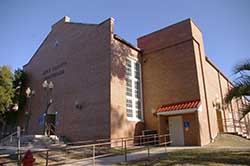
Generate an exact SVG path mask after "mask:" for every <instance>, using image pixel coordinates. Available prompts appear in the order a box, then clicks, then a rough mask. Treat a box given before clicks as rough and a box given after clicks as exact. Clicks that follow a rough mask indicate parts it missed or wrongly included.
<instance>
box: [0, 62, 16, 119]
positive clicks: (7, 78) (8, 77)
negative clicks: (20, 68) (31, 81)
mask: <svg viewBox="0 0 250 166" xmlns="http://www.w3.org/2000/svg"><path fill="white" fill-rule="evenodd" d="M12 81H13V74H12V72H11V69H10V67H8V66H2V67H0V115H3V114H4V113H5V112H6V111H8V110H9V108H10V106H11V105H12V98H13V96H14V90H13V88H12Z"/></svg>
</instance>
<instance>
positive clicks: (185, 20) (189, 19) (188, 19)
mask: <svg viewBox="0 0 250 166" xmlns="http://www.w3.org/2000/svg"><path fill="white" fill-rule="evenodd" d="M187 21H189V22H191V21H192V20H191V18H187V19H184V20H182V21H180V22H177V23H174V24H171V25H169V26H166V27H163V28H160V29H158V30H156V31H153V32H150V33H148V34H146V35H143V36H141V37H138V38H137V40H139V39H141V38H144V37H147V36H149V35H152V34H154V33H157V32H160V31H162V30H164V29H167V28H170V27H173V26H176V25H178V24H181V23H184V22H187ZM192 22H193V21H192Z"/></svg>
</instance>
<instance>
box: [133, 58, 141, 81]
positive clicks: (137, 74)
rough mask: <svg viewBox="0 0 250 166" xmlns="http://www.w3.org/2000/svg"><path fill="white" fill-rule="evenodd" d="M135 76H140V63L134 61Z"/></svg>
mask: <svg viewBox="0 0 250 166" xmlns="http://www.w3.org/2000/svg"><path fill="white" fill-rule="evenodd" d="M134 71H135V78H137V79H139V78H140V64H139V63H138V62H136V63H135V70H134Z"/></svg>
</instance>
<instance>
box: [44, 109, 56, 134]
mask: <svg viewBox="0 0 250 166" xmlns="http://www.w3.org/2000/svg"><path fill="white" fill-rule="evenodd" d="M46 123H47V127H46V128H47V129H46V133H47V135H48V136H50V135H55V133H56V114H47V116H46Z"/></svg>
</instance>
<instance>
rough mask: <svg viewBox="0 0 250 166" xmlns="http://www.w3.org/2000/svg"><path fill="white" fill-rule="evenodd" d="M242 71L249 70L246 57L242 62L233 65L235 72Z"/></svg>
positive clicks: (248, 62) (249, 65)
mask: <svg viewBox="0 0 250 166" xmlns="http://www.w3.org/2000/svg"><path fill="white" fill-rule="evenodd" d="M244 71H250V59H247V60H246V61H244V62H242V63H240V64H238V65H236V66H235V67H234V73H235V74H237V73H241V72H244Z"/></svg>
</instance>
